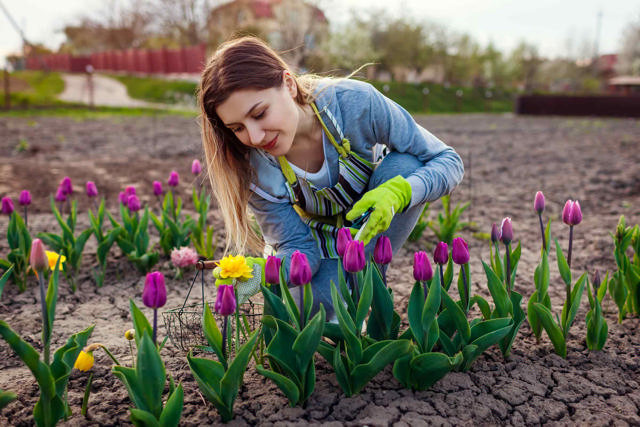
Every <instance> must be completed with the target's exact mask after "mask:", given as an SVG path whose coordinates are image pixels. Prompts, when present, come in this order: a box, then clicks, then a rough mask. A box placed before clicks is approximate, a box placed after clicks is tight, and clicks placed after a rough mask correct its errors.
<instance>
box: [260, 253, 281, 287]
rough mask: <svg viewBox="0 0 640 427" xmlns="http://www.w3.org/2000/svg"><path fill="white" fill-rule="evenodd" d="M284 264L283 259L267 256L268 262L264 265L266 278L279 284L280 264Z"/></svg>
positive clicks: (272, 283)
mask: <svg viewBox="0 0 640 427" xmlns="http://www.w3.org/2000/svg"><path fill="white" fill-rule="evenodd" d="M281 264H282V259H280V258H278V257H276V256H273V255H269V256H268V257H267V262H266V264H265V266H264V280H265V281H266V282H267V283H269V284H271V285H277V284H279V283H280V265H281Z"/></svg>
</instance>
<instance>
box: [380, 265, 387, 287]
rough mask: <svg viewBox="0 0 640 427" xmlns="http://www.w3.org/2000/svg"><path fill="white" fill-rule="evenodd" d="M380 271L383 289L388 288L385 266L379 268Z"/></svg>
mask: <svg viewBox="0 0 640 427" xmlns="http://www.w3.org/2000/svg"><path fill="white" fill-rule="evenodd" d="M380 270H381V271H382V283H384V287H385V288H388V286H387V266H386V265H381V266H380Z"/></svg>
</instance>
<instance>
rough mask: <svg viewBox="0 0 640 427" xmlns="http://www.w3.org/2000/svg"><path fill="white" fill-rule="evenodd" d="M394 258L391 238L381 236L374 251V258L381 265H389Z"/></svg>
mask: <svg viewBox="0 0 640 427" xmlns="http://www.w3.org/2000/svg"><path fill="white" fill-rule="evenodd" d="M391 258H393V249H392V248H391V240H389V238H388V237H387V236H380V237H378V240H377V241H376V247H375V249H374V251H373V260H374V261H375V262H376V263H377V264H380V265H387V264H389V263H390V262H391Z"/></svg>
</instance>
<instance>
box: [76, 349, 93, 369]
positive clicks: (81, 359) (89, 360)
mask: <svg viewBox="0 0 640 427" xmlns="http://www.w3.org/2000/svg"><path fill="white" fill-rule="evenodd" d="M93 361H94V359H93V351H89V352H84V351H81V352H80V354H79V355H78V358H77V359H76V363H74V365H73V367H74V368H76V369H77V370H79V371H82V372H87V371H88V370H90V369H91V368H93Z"/></svg>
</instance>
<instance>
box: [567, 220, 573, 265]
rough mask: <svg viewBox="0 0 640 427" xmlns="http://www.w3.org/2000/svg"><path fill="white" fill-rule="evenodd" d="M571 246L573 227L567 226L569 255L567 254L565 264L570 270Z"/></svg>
mask: <svg viewBox="0 0 640 427" xmlns="http://www.w3.org/2000/svg"><path fill="white" fill-rule="evenodd" d="M572 246H573V225H570V226H569V253H568V254H567V264H568V265H569V268H571V247H572Z"/></svg>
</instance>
